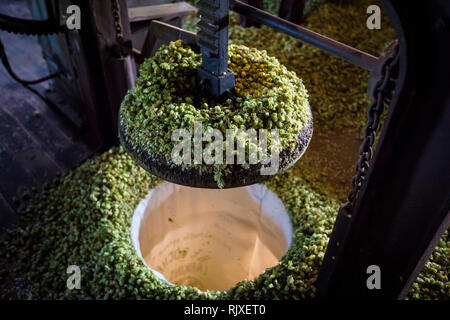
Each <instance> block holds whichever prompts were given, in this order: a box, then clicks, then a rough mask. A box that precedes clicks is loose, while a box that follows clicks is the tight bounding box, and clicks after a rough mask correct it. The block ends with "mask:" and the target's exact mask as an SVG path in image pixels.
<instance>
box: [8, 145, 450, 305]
mask: <svg viewBox="0 0 450 320" xmlns="http://www.w3.org/2000/svg"><path fill="white" fill-rule="evenodd" d="M159 182H160V181H159V180H158V179H157V178H155V177H153V176H151V175H150V174H148V173H147V172H146V171H144V170H143V169H142V168H141V167H139V166H138V165H137V164H136V163H135V162H134V161H133V160H132V159H131V158H130V156H129V155H128V154H126V153H125V152H124V150H123V149H122V148H119V147H115V148H112V149H111V150H109V151H107V152H105V153H103V154H101V155H98V156H95V157H93V158H92V159H90V160H88V161H86V162H85V163H84V164H83V165H81V166H80V167H78V168H77V169H75V170H74V171H72V172H71V173H69V174H68V175H67V176H65V177H64V178H60V179H57V180H55V181H53V183H51V184H49V185H47V186H46V187H45V189H44V191H43V192H41V193H39V194H37V195H36V196H35V197H34V198H33V199H32V200H31V202H29V203H26V204H25V205H24V206H23V208H22V214H21V218H20V219H19V221H18V222H17V224H16V227H15V228H14V229H12V230H11V231H9V232H8V233H7V235H6V239H5V240H4V241H3V242H2V243H0V270H1V271H0V298H4V299H7V298H11V297H15V298H28V299H308V298H313V297H314V296H315V292H316V289H315V287H314V282H315V280H316V278H317V275H318V272H319V269H320V266H321V263H322V259H323V256H324V254H325V250H326V246H327V243H328V239H329V236H330V234H331V231H332V228H333V224H334V219H335V215H336V212H337V209H338V203H337V202H336V201H335V200H332V199H330V198H327V197H325V196H322V195H320V194H318V193H316V192H313V191H311V189H310V188H309V186H308V185H307V184H305V182H304V181H303V180H302V179H301V178H299V177H298V176H296V175H294V174H293V171H292V170H289V171H287V172H285V173H283V174H281V175H279V176H276V177H275V178H273V179H272V180H270V181H269V182H267V183H266V185H267V187H268V188H269V189H271V190H272V191H273V192H275V193H276V194H277V195H278V196H279V197H280V199H281V200H282V201H283V204H284V206H285V208H286V210H287V212H288V213H289V215H290V217H291V221H292V224H293V227H294V236H293V241H292V244H291V247H290V248H289V250H288V251H287V253H286V254H285V255H284V256H283V257H282V259H281V260H280V262H279V263H278V265H276V266H274V267H272V268H268V269H266V270H265V271H264V272H263V273H262V274H261V275H259V276H258V277H257V278H256V279H254V280H252V281H247V280H244V281H242V282H239V283H237V284H236V285H235V286H234V287H232V288H230V290H229V291H227V292H222V291H201V290H199V289H197V288H195V287H186V286H178V285H174V286H171V285H168V284H167V283H165V282H162V281H161V280H158V279H157V278H156V277H155V276H154V275H153V273H152V272H151V271H150V269H148V268H147V267H146V266H145V265H144V263H143V262H142V260H141V259H140V258H139V257H138V255H137V253H136V251H135V249H134V247H133V245H132V242H131V237H130V224H131V218H132V215H133V212H134V210H135V208H136V207H137V205H138V203H139V202H140V201H141V200H142V199H143V198H144V197H145V196H146V195H147V193H148V192H149V190H150V189H151V188H153V187H155V186H156V185H157V184H158V183H159ZM449 243H450V242H449V239H448V233H447V232H446V233H445V234H444V236H443V237H442V239H441V241H440V243H439V245H438V246H437V247H436V249H435V251H434V252H433V255H432V257H431V259H430V260H429V261H428V262H427V263H426V265H425V268H424V270H423V272H422V273H421V274H420V275H419V277H418V279H417V281H416V282H415V283H414V284H413V286H412V288H411V291H410V294H409V297H410V298H415V299H446V298H448V293H449V289H450V282H449V281H448V256H449V252H448V250H449ZM70 265H76V266H79V267H80V269H81V275H82V278H81V289H80V290H69V289H67V286H66V283H67V279H68V274H67V273H66V270H67V267H68V266H70Z"/></svg>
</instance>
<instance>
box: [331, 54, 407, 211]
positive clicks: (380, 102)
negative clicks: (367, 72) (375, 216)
mask: <svg viewBox="0 0 450 320" xmlns="http://www.w3.org/2000/svg"><path fill="white" fill-rule="evenodd" d="M398 56H399V55H398V46H397V47H395V49H394V53H393V55H392V56H390V57H388V58H386V59H385V60H384V61H383V64H382V66H381V77H380V80H379V81H378V82H377V84H376V85H375V89H374V90H373V92H372V103H371V104H370V105H369V108H368V112H367V115H368V119H367V123H366V126H365V128H364V139H363V142H362V143H361V146H360V149H359V160H358V162H357V163H356V167H355V171H356V175H355V176H354V177H353V179H352V190H351V191H350V192H349V194H348V198H347V202H346V203H345V204H344V205H342V206H341V208H340V209H339V211H340V213H343V214H345V215H346V216H347V217H349V218H350V217H351V214H352V210H353V207H354V204H355V202H356V200H357V198H358V195H359V192H360V190H361V187H362V185H363V183H364V181H365V180H366V175H367V172H368V171H369V166H370V160H371V159H372V156H373V145H374V143H375V139H376V134H377V130H378V126H379V124H380V116H381V114H382V113H383V110H384V104H385V101H386V100H388V101H389V100H390V99H391V93H392V90H393V88H392V85H393V84H395V79H393V76H392V72H393V70H394V68H395V67H396V66H397V64H398Z"/></svg>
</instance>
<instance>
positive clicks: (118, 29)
mask: <svg viewBox="0 0 450 320" xmlns="http://www.w3.org/2000/svg"><path fill="white" fill-rule="evenodd" d="M111 7H112V15H113V19H114V31H115V33H116V41H117V43H118V46H115V47H114V50H115V54H116V55H117V56H118V57H119V58H124V57H126V56H128V55H129V54H130V50H131V43H130V42H129V41H125V40H124V37H123V25H122V18H121V17H120V5H119V0H111Z"/></svg>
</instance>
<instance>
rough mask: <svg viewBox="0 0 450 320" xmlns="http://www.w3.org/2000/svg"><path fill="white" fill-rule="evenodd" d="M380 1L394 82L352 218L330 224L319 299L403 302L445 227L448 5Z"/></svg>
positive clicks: (449, 201) (448, 199) (448, 203)
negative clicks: (377, 273)
mask: <svg viewBox="0 0 450 320" xmlns="http://www.w3.org/2000/svg"><path fill="white" fill-rule="evenodd" d="M380 2H381V4H382V5H383V7H384V9H385V10H386V11H387V13H388V15H389V17H390V19H391V22H392V23H393V25H394V27H395V29H396V32H397V35H398V39H399V44H400V73H399V79H398V83H397V87H396V92H395V95H394V98H393V100H392V102H391V105H390V108H389V113H388V116H387V119H386V120H385V124H384V128H383V131H382V135H381V138H380V141H379V142H378V146H377V149H376V151H375V155H374V158H373V161H372V164H371V167H370V168H369V172H368V177H367V180H366V183H365V184H364V185H363V187H362V189H361V192H360V195H359V198H358V201H357V202H356V204H355V207H354V209H353V212H352V215H351V217H347V216H345V215H340V216H338V217H337V219H336V222H335V226H334V229H333V233H332V235H331V238H330V241H329V244H328V248H327V252H326V254H325V258H324V260H323V263H322V268H321V271H320V273H319V276H318V280H317V283H316V285H317V288H318V296H319V297H322V298H338V299H403V298H404V297H405V296H406V294H407V292H408V290H409V287H410V286H411V284H412V282H413V281H414V280H415V279H416V277H417V275H418V273H419V272H420V271H421V269H422V268H423V265H424V263H425V261H426V260H427V258H428V257H429V255H430V254H431V252H432V250H433V248H434V246H435V245H436V243H437V241H438V239H439V238H440V236H441V235H442V233H443V232H444V231H445V230H446V229H447V228H448V227H449V222H450V215H449V212H450V189H449V188H448V187H449V186H450V170H449V159H450V146H449V141H450V130H449V123H450V93H449V91H448V81H449V78H448V75H449V74H450V62H449V60H448V57H449V56H450V44H449V42H448V41H447V40H448V38H449V37H450V31H449V28H448V27H446V24H445V22H444V21H448V19H449V18H450V7H449V4H448V2H446V1H445V0H434V1H428V2H426V3H424V2H420V3H414V4H413V3H408V5H407V6H405V5H404V3H402V1H401V0H395V1H387V0H382V1H380ZM446 39H447V40H446ZM370 265H377V266H379V267H380V270H381V289H380V290H377V289H372V290H370V289H368V287H367V285H366V281H367V278H368V277H369V274H368V273H367V268H368V266H370Z"/></svg>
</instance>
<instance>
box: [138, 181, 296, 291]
mask: <svg viewBox="0 0 450 320" xmlns="http://www.w3.org/2000/svg"><path fill="white" fill-rule="evenodd" d="M131 235H132V240H133V244H134V246H135V248H136V250H137V252H138V255H139V256H140V257H141V259H143V261H144V262H145V263H146V265H147V266H148V267H149V268H150V269H152V271H153V272H154V273H155V275H156V276H157V277H159V278H160V279H163V280H164V281H167V282H168V283H171V284H177V285H186V286H195V287H197V288H199V289H201V290H206V289H209V290H226V289H229V288H230V287H232V286H233V285H235V284H236V283H237V282H239V281H242V280H244V279H248V280H252V279H254V278H255V277H257V276H258V275H259V274H260V273H261V272H262V271H264V270H265V269H266V268H269V267H272V266H275V265H276V264H277V263H278V261H279V260H280V258H281V257H282V256H283V255H284V253H285V252H286V251H287V249H288V248H289V246H290V244H291V239H292V224H291V221H290V218H289V215H288V213H287V212H286V210H285V209H284V206H283V203H282V202H281V200H280V199H278V198H277V196H276V195H275V194H274V193H273V192H271V191H270V190H268V189H267V188H266V187H265V186H263V185H259V184H257V185H252V186H247V187H242V188H235V189H226V190H216V189H198V188H190V187H184V186H180V185H175V184H172V183H168V182H164V183H161V184H160V185H158V186H157V187H156V188H155V189H152V190H151V191H150V193H149V194H148V196H147V197H146V198H145V199H144V200H142V201H141V203H140V204H139V206H138V208H137V209H136V210H135V213H134V216H133V221H132V227H131Z"/></svg>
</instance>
